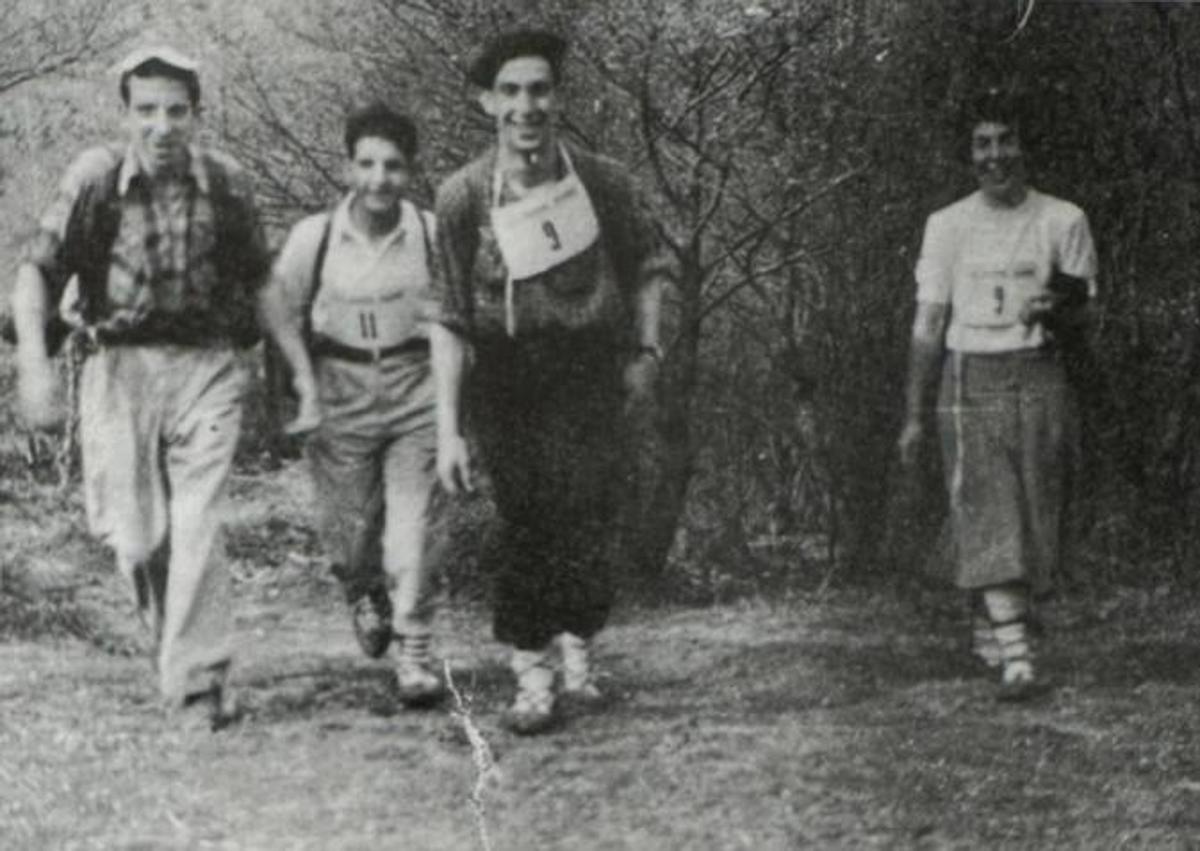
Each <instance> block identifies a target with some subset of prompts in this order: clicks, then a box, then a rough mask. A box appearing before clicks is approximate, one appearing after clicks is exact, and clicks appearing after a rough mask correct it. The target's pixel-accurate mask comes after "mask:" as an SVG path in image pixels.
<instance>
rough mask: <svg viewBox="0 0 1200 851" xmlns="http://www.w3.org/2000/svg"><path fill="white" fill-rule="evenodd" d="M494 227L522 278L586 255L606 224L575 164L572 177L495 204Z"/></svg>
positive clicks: (512, 273) (514, 276)
mask: <svg viewBox="0 0 1200 851" xmlns="http://www.w3.org/2000/svg"><path fill="white" fill-rule="evenodd" d="M564 156H565V151H564ZM567 163H568V165H570V160H567ZM497 195H499V193H498V192H497ZM492 230H493V232H494V233H495V234H496V244H497V245H498V246H499V248H500V253H501V255H503V257H504V265H505V266H506V267H508V275H509V278H510V279H511V280H513V281H521V280H525V279H526V278H532V277H534V276H535V275H540V274H541V273H542V272H545V271H546V270H548V269H553V268H554V267H555V266H558V265H560V264H562V263H565V262H566V261H567V260H570V259H571V258H572V257H575V256H577V255H579V254H582V253H583V252H584V251H585V250H587V249H588V248H590V247H591V246H592V244H593V243H595V242H596V240H597V239H598V238H599V236H600V223H599V221H598V220H597V219H596V211H595V209H593V207H592V201H591V199H590V198H589V197H588V194H587V190H586V189H585V188H584V186H583V183H581V182H580V180H579V177H578V175H576V174H575V171H574V169H572V170H571V173H570V174H568V175H567V177H565V178H563V179H562V180H560V181H558V182H557V183H553V184H550V185H548V186H546V187H544V188H543V187H539V188H538V189H536V190H534V192H532V193H531V194H530V195H529V196H527V197H525V198H522V199H521V200H519V201H516V202H514V203H512V204H505V205H504V206H502V207H496V206H493V207H492Z"/></svg>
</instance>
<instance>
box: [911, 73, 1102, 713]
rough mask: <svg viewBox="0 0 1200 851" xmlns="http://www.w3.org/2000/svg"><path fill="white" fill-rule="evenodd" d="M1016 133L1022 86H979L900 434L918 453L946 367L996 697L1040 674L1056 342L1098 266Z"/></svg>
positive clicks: (977, 598) (945, 407)
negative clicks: (962, 190) (1033, 640)
mask: <svg viewBox="0 0 1200 851" xmlns="http://www.w3.org/2000/svg"><path fill="white" fill-rule="evenodd" d="M1020 130H1021V122H1020V108H1019V104H1018V102H1017V101H1016V99H1015V98H1014V97H1012V96H1008V95H1005V94H1004V93H1001V92H998V91H995V90H992V91H989V92H987V93H986V94H985V95H984V96H983V97H981V98H980V99H979V101H978V102H977V104H976V108H975V111H974V114H973V116H972V124H971V161H972V165H973V167H974V171H975V175H976V178H977V180H978V182H979V189H978V190H977V191H975V192H974V193H972V194H971V195H968V196H967V197H965V198H963V199H961V200H959V201H957V202H955V203H954V204H951V205H950V206H948V207H946V208H944V209H942V210H939V211H937V212H936V213H934V214H933V215H932V216H930V217H929V220H928V222H927V224H926V226H925V236H924V240H923V242H922V246H921V255H920V258H919V260H918V262H917V269H916V279H917V313H916V319H915V321H914V324H913V338H912V354H911V361H910V380H909V389H908V416H907V419H906V422H905V425H904V428H903V431H902V433H901V435H900V442H899V448H900V453H901V458H902V460H903V461H904V462H905V463H912V462H913V460H914V458H915V455H916V450H917V446H918V444H919V442H920V440H921V437H922V435H923V432H924V420H925V414H926V412H927V410H928V408H929V405H930V403H931V400H932V396H933V394H934V387H935V386H937V381H938V377H939V375H940V379H941V381H940V391H939V395H938V404H937V412H938V421H939V431H940V434H941V439H942V447H943V454H944V467H945V474H946V484H947V489H948V492H949V497H950V511H951V521H952V524H953V528H954V539H955V543H956V545H957V571H956V583H957V585H958V586H959V587H960V588H963V589H965V590H967V591H969V592H970V593H971V595H972V600H973V602H974V607H975V609H974V610H975V615H976V617H975V624H974V639H975V652H976V653H977V654H978V655H980V656H981V657H982V658H983V659H984V661H985V662H988V663H989V665H991V666H996V667H999V668H1000V669H1001V679H1000V697H1001V698H1002V699H1022V698H1025V697H1028V696H1029V695H1030V694H1032V693H1033V692H1034V691H1035V689H1036V686H1037V684H1038V683H1037V677H1036V675H1035V670H1034V660H1033V653H1032V648H1031V646H1030V637H1029V634H1028V629H1027V620H1028V617H1029V612H1030V601H1031V597H1033V596H1036V595H1038V594H1041V593H1044V592H1046V591H1047V590H1049V586H1050V582H1051V578H1052V575H1053V571H1054V569H1055V566H1056V564H1057V561H1058V557H1059V525H1060V521H1061V512H1062V504H1063V500H1064V496H1065V494H1064V482H1065V476H1066V464H1067V458H1068V454H1069V448H1070V442H1071V440H1072V439H1073V437H1074V425H1075V410H1074V405H1073V399H1072V397H1071V392H1070V388H1069V387H1068V384H1067V381H1066V378H1065V375H1064V370H1063V366H1062V361H1061V353H1060V351H1059V348H1060V347H1059V343H1060V342H1061V340H1062V338H1063V337H1064V336H1066V335H1067V334H1069V333H1070V332H1071V329H1073V328H1077V327H1078V325H1079V324H1080V323H1081V322H1082V321H1083V315H1084V312H1085V311H1086V307H1087V303H1088V300H1089V299H1090V298H1091V297H1092V296H1093V295H1094V292H1095V276H1096V250H1095V247H1094V245H1093V243H1092V237H1091V232H1090V229H1089V227H1088V222H1087V217H1086V216H1085V215H1084V213H1083V211H1082V210H1081V209H1079V207H1077V206H1075V205H1074V204H1071V203H1070V202H1068V201H1063V200H1061V199H1058V198H1054V197H1052V196H1049V195H1045V194H1043V193H1041V192H1038V191H1037V190H1035V189H1033V188H1031V187H1030V186H1029V185H1028V183H1027V181H1026V171H1025V159H1024V151H1023V149H1022V146H1021V137H1020Z"/></svg>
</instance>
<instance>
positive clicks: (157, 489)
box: [13, 47, 270, 727]
mask: <svg viewBox="0 0 1200 851" xmlns="http://www.w3.org/2000/svg"><path fill="white" fill-rule="evenodd" d="M117 71H118V75H119V82H118V90H119V92H120V97H121V113H122V118H123V123H124V128H125V131H126V133H127V135H128V138H127V140H126V141H125V143H124V144H123V145H117V146H100V147H95V148H92V149H90V150H87V151H85V152H84V153H83V154H82V155H80V156H79V158H78V159H76V160H75V162H74V163H73V164H72V165H71V166H70V168H69V169H68V170H67V172H66V175H65V177H64V178H63V180H62V183H61V185H60V187H59V189H58V192H57V194H56V195H55V197H54V199H53V201H52V202H51V204H50V206H49V207H48V208H47V210H46V211H45V213H44V214H43V216H42V218H41V219H40V221H39V226H38V229H37V231H36V233H35V234H34V236H33V237H32V239H31V240H30V242H29V245H28V247H27V250H26V254H25V257H24V262H23V263H22V264H21V266H20V268H19V270H18V273H17V282H16V288H15V291H14V295H13V314H14V320H15V325H16V330H17V335H18V355H17V359H18V369H19V376H20V388H19V396H20V403H21V409H22V411H23V412H24V416H25V417H26V419H27V420H28V421H29V422H30V423H31V424H33V425H35V426H46V425H50V424H53V423H54V422H55V421H56V420H58V419H59V418H60V417H61V415H62V412H61V409H60V401H59V396H60V388H59V384H58V380H57V377H56V373H55V370H54V368H53V365H52V363H51V360H50V355H51V352H49V351H48V350H47V345H46V340H45V336H44V334H43V329H44V328H45V327H46V325H47V324H48V320H49V319H50V318H51V317H52V315H54V313H55V312H56V311H57V309H58V305H59V300H60V298H61V297H62V294H63V292H64V290H65V288H66V287H67V284H68V281H70V280H71V279H73V278H74V279H77V282H78V297H77V298H76V299H75V301H74V304H71V305H67V306H66V307H67V308H69V309H68V310H67V312H68V317H69V318H70V319H71V321H72V323H73V324H75V325H76V326H77V328H78V329H79V333H81V334H86V336H87V338H88V339H89V340H90V343H91V349H92V351H91V353H90V355H89V357H88V358H87V360H86V362H85V363H84V367H83V371H82V375H81V378H80V393H79V400H80V401H79V415H80V433H81V446H82V454H83V478H84V484H83V487H84V497H85V503H86V506H87V514H88V521H89V525H90V527H91V529H92V531H93V532H94V533H95V534H96V535H98V536H99V537H101V538H102V539H103V540H104V541H105V542H106V543H108V544H109V545H110V546H111V547H112V549H113V551H114V552H115V555H116V561H117V565H118V567H119V568H120V570H121V572H122V573H123V574H124V575H126V576H127V577H128V578H129V580H130V581H131V583H132V586H133V589H134V591H135V594H136V598H137V603H138V607H139V610H140V613H141V614H142V616H143V617H144V618H145V619H146V620H147V621H148V622H149V624H150V625H151V627H152V630H153V633H154V638H155V641H156V659H155V661H156V668H157V672H158V678H159V685H160V688H161V690H162V694H163V697H164V699H165V701H166V704H167V705H168V707H172V708H179V707H184V706H195V707H200V708H202V709H204V710H205V711H206V713H207V719H208V721H210V722H211V723H212V724H213V726H214V727H215V726H219V724H220V723H222V722H223V721H225V720H227V719H228V716H229V713H230V711H231V700H230V694H229V690H228V688H227V685H226V679H227V674H228V670H229V665H230V661H231V658H232V653H233V640H232V639H233V632H232V615H231V606H230V602H231V601H230V594H229V590H230V589H229V574H228V570H227V568H226V565H225V561H224V553H223V547H222V535H221V532H222V523H221V517H220V515H221V511H222V506H223V504H224V502H225V499H226V491H227V481H228V477H229V471H230V467H231V465H232V461H233V455H234V449H235V447H236V445H237V440H238V434H239V430H240V426H241V416H242V396H243V392H244V389H245V386H246V381H247V375H246V371H245V367H244V366H243V365H242V364H241V362H240V361H239V360H238V358H237V355H236V350H237V349H238V348H239V347H243V346H247V345H250V344H252V343H253V342H255V341H256V339H257V323H256V319H255V294H256V289H257V287H258V286H259V284H260V282H262V281H264V280H265V277H266V274H267V272H268V271H269V269H270V256H269V254H268V252H267V249H266V245H265V242H264V239H263V235H262V231H261V228H260V226H259V221H258V215H257V212H256V209H255V206H254V202H253V200H252V197H251V187H250V182H249V180H248V178H247V176H246V175H245V173H244V172H243V171H242V170H241V169H240V168H239V167H238V166H237V164H236V163H234V162H233V161H232V160H231V159H229V158H228V157H227V156H224V155H223V154H220V153H218V152H216V151H212V150H207V149H203V148H200V147H197V146H195V145H194V144H193V143H192V142H193V135H194V133H195V130H196V125H197V121H198V111H199V102H200V81H199V76H198V66H197V63H196V62H195V61H193V60H192V59H189V58H188V57H186V56H184V55H182V54H181V53H179V52H178V51H176V50H174V49H172V48H169V47H156V48H147V49H142V50H138V51H135V52H134V53H132V54H130V55H129V56H128V57H126V58H125V59H124V60H123V61H122V62H121V63H120V64H119V65H118V68H117Z"/></svg>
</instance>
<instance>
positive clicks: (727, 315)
mask: <svg viewBox="0 0 1200 851" xmlns="http://www.w3.org/2000/svg"><path fill="white" fill-rule="evenodd" d="M47 5H48V4H43V3H37V2H30V0H4V2H0V48H2V49H3V51H4V52H3V53H2V54H0V55H2V56H4V57H6V58H4V59H0V193H2V194H0V275H2V277H3V280H4V281H5V284H4V288H5V289H4V292H5V295H6V294H7V287H8V282H9V281H11V278H12V271H13V269H14V268H15V264H16V260H17V257H18V252H19V246H20V243H21V240H22V239H23V238H24V237H25V235H27V234H28V232H29V230H30V228H31V227H32V224H33V221H34V217H35V216H36V214H37V212H38V211H39V210H40V209H41V207H42V206H43V205H44V203H45V201H46V199H47V198H48V196H49V193H50V191H51V189H52V187H53V185H54V182H55V181H56V180H57V176H58V175H59V174H60V173H61V171H62V169H63V168H64V167H65V165H66V164H67V163H68V162H69V160H70V158H71V157H72V156H73V155H74V154H75V153H77V152H78V150H79V149H80V148H82V147H83V146H85V145H87V144H90V143H92V142H93V141H94V140H96V139H97V138H101V137H104V136H112V135H115V134H116V133H117V132H118V125H117V122H116V94H115V79H114V78H113V77H112V76H111V75H110V74H107V73H106V68H107V67H108V66H109V65H110V64H111V63H112V62H113V61H115V60H116V59H117V58H118V57H119V56H120V55H121V54H122V53H123V52H124V51H125V50H127V49H128V48H129V47H131V46H133V45H135V44H138V43H142V42H147V41H152V40H169V41H172V42H174V43H175V44H177V45H178V46H179V47H181V48H182V49H184V50H186V51H189V52H192V53H195V54H198V55H199V57H200V58H201V59H203V60H204V61H205V63H206V70H205V73H204V78H203V79H204V85H205V104H206V110H207V112H206V118H205V130H204V133H205V136H206V138H207V139H208V140H209V141H212V142H215V143H217V144H220V145H223V146H225V147H227V148H228V149H230V150H231V151H232V152H234V153H235V154H236V155H237V156H238V157H239V158H240V159H241V160H242V161H243V162H244V163H245V164H246V165H247V166H248V167H249V168H250V169H252V171H253V173H254V176H255V179H256V181H257V183H258V187H259V191H260V198H261V202H262V208H263V210H264V213H265V215H266V217H267V219H268V222H269V225H270V227H271V230H272V234H273V236H274V238H275V239H279V238H281V236H282V234H283V233H285V232H286V228H287V227H288V226H289V225H290V224H291V223H292V222H294V221H295V220H296V219H297V218H299V217H300V216H301V215H302V214H304V213H306V212H310V211H313V210H316V209H320V208H322V207H325V206H327V205H328V204H330V203H331V202H332V201H333V200H334V199H336V197H337V195H338V193H339V191H340V179H341V161H342V159H343V154H342V150H341V142H340V133H341V122H342V119H343V116H344V115H345V113H346V111H347V110H348V109H349V108H350V107H351V106H353V105H356V104H360V103H362V102H364V101H366V100H369V99H373V98H383V99H385V100H387V101H390V102H392V103H394V104H396V105H397V106H400V107H401V108H404V109H407V110H408V111H410V112H411V113H412V114H413V115H414V116H415V117H416V118H417V119H418V121H419V124H420V126H421V130H422V135H423V139H422V146H423V153H422V163H423V168H424V173H423V176H422V180H421V181H420V182H419V188H418V196H419V200H423V201H426V202H428V201H429V200H430V199H431V196H432V188H433V187H434V186H436V184H437V182H438V181H439V180H440V179H442V178H443V177H444V176H445V175H446V174H448V173H449V172H450V171H451V170H452V169H454V168H455V167H457V166H458V165H460V164H462V163H463V162H465V161H466V159H467V158H468V157H470V156H472V155H473V154H475V153H477V152H478V151H480V150H481V149H482V148H483V147H484V146H485V145H486V144H488V142H489V140H490V136H491V132H492V131H491V129H490V126H489V124H488V122H487V120H486V119H485V117H484V116H483V114H482V113H481V111H480V110H478V109H477V108H476V107H475V106H474V103H473V99H472V92H471V91H470V89H469V87H468V85H467V83H466V82H465V79H464V76H463V73H462V72H463V68H464V67H465V64H466V61H467V57H468V55H469V53H470V51H471V49H472V48H473V47H474V46H475V45H477V44H478V43H479V41H480V40H481V39H482V38H484V37H486V36H487V35H488V34H489V33H491V32H494V31H495V30H496V29H497V28H499V27H508V26H513V25H518V24H519V25H540V26H546V27H550V28H553V29H556V30H558V31H559V32H561V33H563V34H564V35H566V36H568V37H569V38H571V39H572V42H573V48H572V53H571V55H570V59H569V62H568V66H567V80H566V86H567V92H568V97H569V107H568V127H567V132H568V133H569V135H570V136H571V137H572V138H573V139H575V140H576V141H577V142H578V143H580V144H582V145H585V146H588V147H596V148H598V149H600V150H602V151H604V152H606V153H608V154H610V155H613V156H616V157H618V158H620V159H622V160H624V161H625V162H626V163H627V164H628V165H629V167H630V169H631V171H632V172H633V173H634V175H635V176H636V177H637V178H638V180H639V183H640V184H641V185H642V186H643V187H644V190H645V195H646V203H647V204H649V205H650V206H651V207H652V208H653V210H654V212H655V213H656V217H657V220H658V221H659V222H660V224H661V228H662V235H663V237H664V238H665V239H666V240H667V241H668V243H669V245H670V246H671V249H672V251H673V252H674V253H675V255H676V259H677V260H678V262H679V267H680V269H681V277H680V282H679V287H678V289H677V290H676V292H674V293H673V294H672V311H671V312H672V317H671V323H670V325H671V330H670V334H669V335H668V341H667V342H668V345H669V357H668V364H667V367H668V368H667V370H666V376H665V381H664V386H663V393H662V399H661V404H660V406H659V409H658V411H657V412H655V415H654V416H653V417H651V418H646V420H645V421H644V422H642V423H641V434H642V449H641V452H640V454H639V459H638V462H639V463H638V471H637V475H636V476H634V478H633V479H632V480H631V486H630V489H629V493H630V499H629V511H628V524H627V526H628V530H627V543H628V552H629V554H630V559H629V562H630V568H629V577H628V579H629V583H630V584H631V585H640V586H642V590H644V591H647V592H650V593H669V594H670V595H672V596H676V597H684V598H689V599H698V600H715V599H719V598H723V597H726V596H728V595H732V594H738V593H744V592H759V593H772V592H774V591H776V590H778V589H783V588H789V587H812V586H816V585H820V584H822V583H826V582H828V581H830V580H832V579H837V580H853V581H867V582H879V581H883V580H885V579H889V578H890V577H894V576H897V575H901V576H907V575H915V574H917V573H920V572H921V571H922V570H928V568H923V567H922V566H923V565H930V564H931V565H933V568H932V569H933V570H934V571H936V565H937V564H938V562H939V557H938V555H937V554H938V551H939V548H940V546H941V545H940V544H939V543H938V540H937V537H938V536H937V531H938V528H939V524H940V512H941V505H940V498H939V497H938V491H939V484H938V478H937V476H938V473H937V470H936V458H935V457H934V456H935V453H934V452H932V451H931V452H930V453H929V457H928V459H927V463H926V465H925V469H923V470H922V471H921V473H920V474H919V475H918V476H916V477H913V478H909V479H906V478H905V477H903V476H902V475H901V474H900V471H899V470H898V469H897V465H896V463H895V457H894V442H895V437H896V435H897V432H898V429H899V425H900V416H901V413H902V406H903V402H902V398H903V380H904V373H905V358H906V355H907V339H908V331H909V323H910V321H911V314H912V300H913V290H914V285H913V283H912V267H913V264H914V262H915V252H916V249H917V247H918V245H919V240H920V234H921V228H922V226H923V223H924V220H925V217H926V216H927V215H928V214H929V213H930V212H932V211H933V210H934V209H936V208H938V207H940V206H942V205H944V204H946V203H949V202H950V201H952V200H954V199H955V198H956V197H958V196H961V195H962V194H965V193H966V192H969V191H970V190H971V189H972V188H973V185H974V182H973V179H972V177H971V174H970V172H969V170H968V168H967V165H966V153H967V152H966V138H967V136H966V128H965V127H964V125H963V123H962V105H963V103H964V102H965V101H966V100H967V99H968V98H969V97H970V96H971V94H972V93H973V92H974V91H976V90H977V89H978V88H979V87H981V86H984V85H990V84H996V83H1000V84H1005V85H1013V86H1017V87H1019V88H1021V89H1024V90H1025V91H1026V92H1027V93H1028V94H1029V95H1030V96H1031V97H1032V98H1034V99H1035V101H1036V103H1037V105H1038V109H1037V111H1036V115H1035V116H1034V121H1033V126H1031V127H1029V128H1027V132H1026V134H1025V141H1026V147H1027V150H1028V153H1029V158H1030V166H1031V172H1032V175H1033V182H1034V184H1035V185H1036V186H1037V187H1038V188H1040V189H1042V190H1044V191H1048V192H1051V193H1054V194H1059V195H1062V196H1064V197H1066V198H1069V199H1070V200H1073V201H1075V202H1076V203H1078V204H1080V205H1081V206H1082V207H1083V208H1084V209H1085V210H1086V211H1087V212H1088V214H1089V216H1090V218H1091V222H1092V226H1093V231H1094V233H1095V235H1096V239H1097V242H1098V245H1099V249H1100V256H1101V299H1100V302H1099V305H1098V309H1097V323H1096V327H1095V332H1094V340H1093V342H1094V345H1095V350H1096V352H1097V358H1098V370H1097V372H1096V374H1095V375H1094V376H1093V380H1092V381H1090V382H1088V384H1087V386H1086V387H1084V388H1082V397H1083V398H1082V405H1083V413H1084V421H1085V424H1086V428H1085V440H1084V446H1083V449H1082V454H1081V458H1082V463H1081V464H1080V469H1079V476H1078V479H1077V484H1078V487H1077V489H1076V496H1075V500H1074V503H1073V521H1072V525H1073V529H1074V534H1073V536H1072V539H1073V546H1072V547H1071V557H1070V559H1069V569H1068V571H1067V573H1068V578H1073V579H1074V580H1079V579H1081V578H1084V577H1091V578H1096V579H1099V580H1100V581H1105V582H1118V581H1119V582H1135V581H1153V582H1156V583H1158V582H1163V581H1172V582H1192V579H1191V577H1192V573H1193V572H1192V570H1191V567H1192V564H1193V561H1194V558H1193V556H1194V552H1193V551H1194V550H1195V544H1196V543H1197V541H1200V529H1198V528H1197V526H1196V519H1195V518H1196V517H1197V516H1198V514H1200V511H1198V509H1200V505H1198V504H1197V502H1198V500H1200V458H1197V437H1196V435H1197V419H1198V417H1200V396H1198V392H1200V381H1198V379H1200V349H1198V347H1197V343H1198V338H1197V292H1198V287H1197V286H1196V259H1195V258H1196V255H1197V248H1198V247H1200V246H1198V245H1197V208H1196V207H1197V200H1198V199H1197V188H1196V187H1197V183H1196V181H1197V176H1198V175H1197V168H1198V166H1200V124H1198V123H1197V120H1198V116H1197V114H1196V113H1197V110H1198V109H1200V89H1198V86H1200V76H1198V72H1200V9H1195V8H1192V4H1190V3H1179V2H1159V3H1153V2H1123V3H1122V2H1100V0H1096V2H1083V1H1082V0H1039V2H1036V3H1035V4H1033V5H1032V6H1031V5H1030V3H1029V2H1028V0H1026V2H1023V3H1018V2H999V0H760V2H746V3H741V4H730V3H727V2H722V0H638V2H633V0H629V2H610V3H603V4H600V3H588V2H584V0H539V2H519V0H510V1H509V2H504V3H498V2H491V1H490V0H488V1H487V2H485V0H413V2H402V0H355V1H354V2H329V0H322V2H317V0H293V2H282V0H269V2H263V3H256V4H239V3H235V2H231V0H186V2H185V0H170V2H160V3H153V4H151V3H149V2H145V3H134V2H128V0H72V4H71V6H70V10H69V11H62V10H60V9H59V8H58V7H56V8H55V9H54V10H53V12H54V14H50V13H49V12H48V11H46V10H44V9H43V7H44V6H47ZM1026 13H1028V14H1026ZM51 46H56V47H54V49H53V50H52V49H51ZM57 46H61V49H59V47H57ZM9 68H11V69H12V73H10V72H9ZM22 70H24V71H25V72H26V73H24V74H23V75H22V74H20V73H18V72H21V71H22ZM6 81H10V83H6ZM5 301H7V299H5ZM6 380H10V376H9V378H7V379H6ZM7 386H8V385H0V392H7V391H6V390H4V388H5V387H7ZM9 395H10V396H11V394H9ZM258 404H260V406H261V400H259V403H258ZM257 410H261V407H260V408H258V409H257ZM4 417H5V419H4V420H3V421H0V431H2V432H3V433H4V434H5V437H4V441H3V443H0V460H3V462H4V463H3V464H0V469H2V470H4V471H5V475H18V474H19V468H20V467H21V466H22V463H23V462H22V461H21V458H22V457H23V456H24V455H26V454H27V450H26V448H25V446H26V441H25V439H24V437H23V436H22V435H21V433H20V431H19V428H18V426H17V424H16V423H15V422H14V421H13V420H12V418H11V415H10V414H9V413H7V412H6V413H5V414H4ZM267 430H268V427H267V425H266V418H265V417H262V416H259V417H258V418H257V419H256V420H255V426H254V429H253V430H252V433H251V434H250V438H251V440H250V445H249V447H248V453H247V458H248V462H252V461H254V460H255V457H256V456H257V453H258V452H260V451H262V450H264V449H265V448H267V447H269V446H270V445H271V439H270V435H269V434H268V433H267ZM914 478H915V479H916V480H914ZM922 486H923V487H922ZM479 514H480V512H479V511H475V512H468V520H469V521H470V522H474V520H475V519H478V516H479ZM468 525H469V523H468ZM464 539H470V535H469V534H466V535H464ZM931 554H932V555H931ZM462 580H463V581H464V582H468V583H469V582H470V581H471V577H470V575H469V571H467V572H466V573H464V574H463V576H462Z"/></svg>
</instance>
